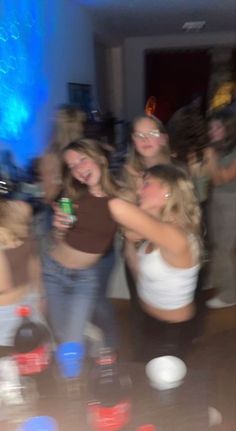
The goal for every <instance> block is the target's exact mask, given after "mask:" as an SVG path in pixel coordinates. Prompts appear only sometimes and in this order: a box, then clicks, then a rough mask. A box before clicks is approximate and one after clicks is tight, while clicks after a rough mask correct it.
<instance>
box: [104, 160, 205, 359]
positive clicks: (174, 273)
mask: <svg viewBox="0 0 236 431" xmlns="http://www.w3.org/2000/svg"><path fill="white" fill-rule="evenodd" d="M139 202H140V208H137V207H136V206H135V205H133V204H132V203H129V202H125V201H122V200H120V199H117V198H116V199H112V200H111V201H110V202H109V207H110V210H111V213H112V215H113V217H114V219H115V220H116V221H117V222H118V223H119V224H121V225H122V226H123V227H124V228H125V229H128V231H127V232H128V233H127V235H128V237H133V232H135V234H136V239H137V238H139V240H140V241H142V244H141V246H140V247H139V248H138V250H137V253H136V265H135V267H136V280H137V287H138V296H139V299H140V302H141V305H142V307H143V309H144V310H145V311H146V312H147V313H148V314H149V315H151V316H153V317H154V318H156V319H158V320H160V321H165V322H167V324H170V323H171V325H167V327H168V331H167V332H168V333H170V332H172V329H173V328H174V331H176V325H177V328H178V331H179V330H180V328H182V322H188V321H190V320H191V319H192V318H193V317H194V314H195V305H194V292H195V289H196V286H197V278H198V271H199V262H200V240H199V235H200V209H199V206H198V203H197V200H196V197H195V194H194V190H193V185H192V183H191V181H190V180H189V179H188V177H187V175H186V174H185V173H184V172H183V171H182V170H181V169H179V168H176V167H174V166H171V165H156V166H154V167H152V168H150V169H148V170H147V173H146V174H145V176H144V182H143V185H142V187H141V189H140V192H139ZM137 235H138V236H137ZM181 330H182V329H181ZM175 333H176V332H175ZM165 338H166V339H165V340H164V341H165V343H167V342H168V339H169V335H168V336H166V337H165ZM177 347H178V346H177ZM175 350H176V349H175ZM165 353H167V352H165Z"/></svg>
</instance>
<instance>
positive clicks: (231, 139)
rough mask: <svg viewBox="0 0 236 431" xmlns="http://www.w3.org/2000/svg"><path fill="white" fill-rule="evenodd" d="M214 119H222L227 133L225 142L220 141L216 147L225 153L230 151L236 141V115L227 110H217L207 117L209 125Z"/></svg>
mask: <svg viewBox="0 0 236 431" xmlns="http://www.w3.org/2000/svg"><path fill="white" fill-rule="evenodd" d="M212 121H220V122H221V123H222V125H223V127H224V128H225V133H226V139H225V140H224V142H219V144H218V145H216V148H217V149H218V150H219V151H221V152H223V153H224V154H228V153H230V152H231V151H232V150H233V149H234V147H235V141H236V115H235V114H232V113H231V112H228V111H225V110H222V111H216V112H213V113H212V114H211V115H209V117H208V118H207V123H208V127H209V124H210V123H211V122H212Z"/></svg>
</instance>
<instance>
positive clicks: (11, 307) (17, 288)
mask: <svg viewBox="0 0 236 431" xmlns="http://www.w3.org/2000/svg"><path fill="white" fill-rule="evenodd" d="M31 218H32V217H31V208H30V206H29V205H28V204H27V203H25V202H23V201H14V200H12V201H11V200H7V199H5V198H2V197H1V199H0V327H1V330H0V346H12V343H13V337H14V334H15V330H16V328H17V326H18V324H19V322H20V317H18V316H17V314H16V308H17V307H18V306H19V305H29V306H30V307H31V308H32V314H33V318H34V319H36V320H42V319H43V317H42V313H41V311H42V306H43V302H42V301H43V300H42V297H43V296H44V295H43V288H42V283H41V266H40V260H39V257H38V252H37V247H36V244H35V241H34V239H33V237H32V234H31V221H32V220H31Z"/></svg>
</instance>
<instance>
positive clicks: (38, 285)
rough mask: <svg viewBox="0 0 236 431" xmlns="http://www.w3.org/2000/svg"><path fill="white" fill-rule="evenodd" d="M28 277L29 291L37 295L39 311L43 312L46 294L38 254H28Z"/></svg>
mask: <svg viewBox="0 0 236 431" xmlns="http://www.w3.org/2000/svg"><path fill="white" fill-rule="evenodd" d="M28 277H29V282H30V285H31V286H32V290H31V292H33V293H35V294H36V295H37V298H38V307H39V309H40V311H41V312H43V313H45V312H46V295H45V290H44V286H43V280H42V265H41V261H40V258H39V256H38V255H37V254H35V253H33V254H32V255H31V256H30V258H29V261H28Z"/></svg>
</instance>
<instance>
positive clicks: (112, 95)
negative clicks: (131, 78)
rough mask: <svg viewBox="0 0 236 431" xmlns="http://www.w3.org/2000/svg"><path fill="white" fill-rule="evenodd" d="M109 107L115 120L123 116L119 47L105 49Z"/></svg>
mask: <svg viewBox="0 0 236 431" xmlns="http://www.w3.org/2000/svg"><path fill="white" fill-rule="evenodd" d="M107 68H108V94H109V107H110V110H111V111H112V113H113V114H114V116H115V117H116V118H117V119H122V118H123V116H124V70H123V49H122V47H121V46H119V47H113V48H108V49H107Z"/></svg>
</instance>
